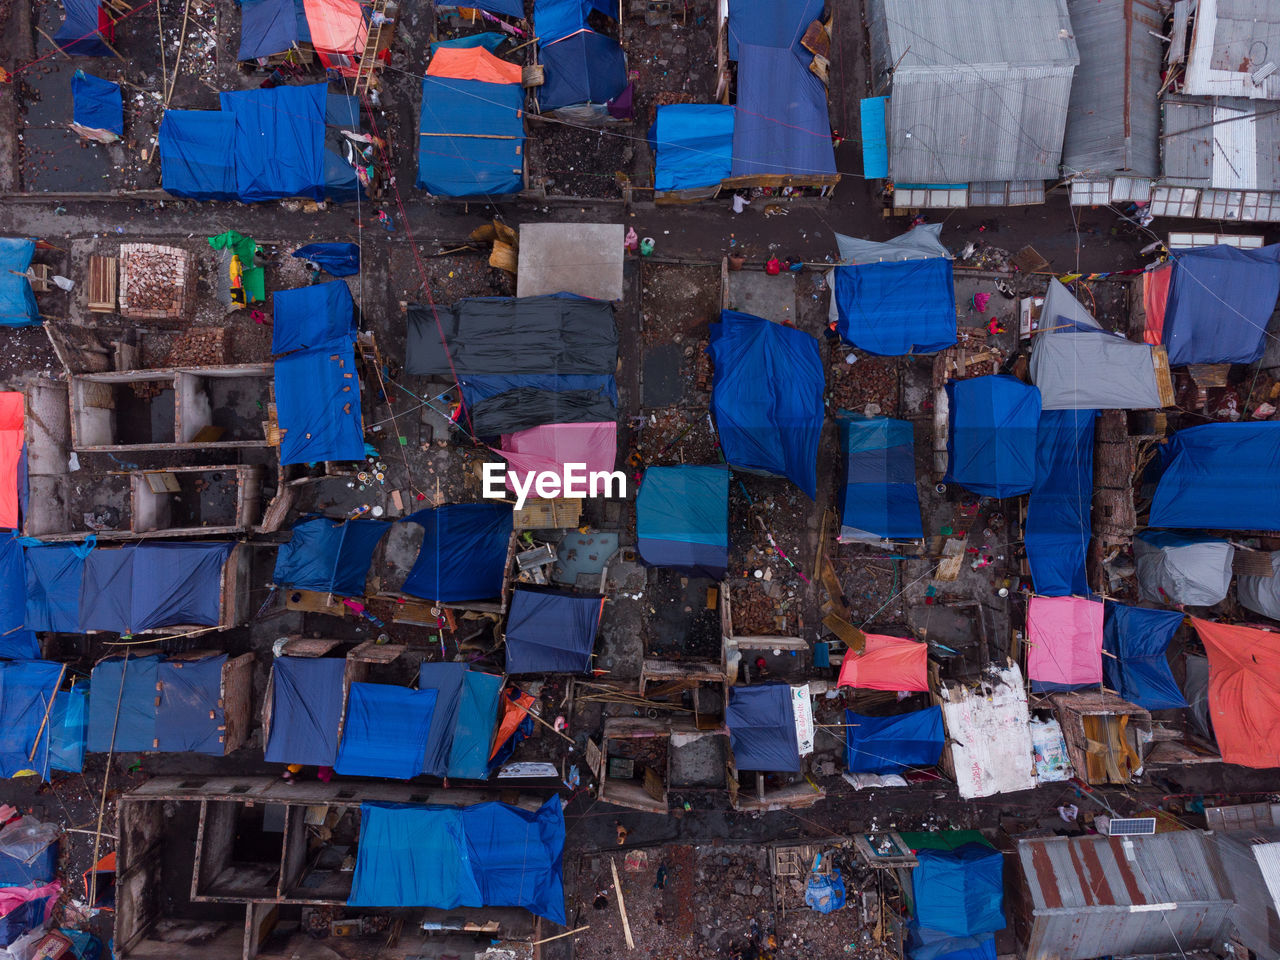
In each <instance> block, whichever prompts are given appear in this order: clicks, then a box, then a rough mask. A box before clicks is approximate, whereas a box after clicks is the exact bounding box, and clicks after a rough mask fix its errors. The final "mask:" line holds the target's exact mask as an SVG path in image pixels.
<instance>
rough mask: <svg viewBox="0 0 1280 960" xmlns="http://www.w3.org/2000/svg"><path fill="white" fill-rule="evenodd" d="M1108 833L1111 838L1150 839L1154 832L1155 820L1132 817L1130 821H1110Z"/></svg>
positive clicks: (1153, 818)
mask: <svg viewBox="0 0 1280 960" xmlns="http://www.w3.org/2000/svg"><path fill="white" fill-rule="evenodd" d="M1108 832H1109V833H1110V834H1111V836H1113V837H1150V836H1153V835H1154V834H1155V832H1156V818H1155V817H1134V818H1132V819H1130V820H1112V821H1111V823H1110V825H1109V829H1108Z"/></svg>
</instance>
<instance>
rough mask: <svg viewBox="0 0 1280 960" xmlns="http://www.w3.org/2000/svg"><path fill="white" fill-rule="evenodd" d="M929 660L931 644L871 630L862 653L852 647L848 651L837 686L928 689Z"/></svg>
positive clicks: (862, 688)
mask: <svg viewBox="0 0 1280 960" xmlns="http://www.w3.org/2000/svg"><path fill="white" fill-rule="evenodd" d="M928 660H929V646H928V644H924V643H917V642H916V641H915V640H904V639H903V638H902V637H882V636H879V635H878V634H874V633H868V634H867V645H866V648H865V649H864V650H863V652H862V653H860V654H859V653H854V652H853V651H852V650H850V651H849V652H847V653H846V654H845V655H844V663H842V664H840V680H839V682H838V683H837V684H836V686H839V687H857V688H858V689H860V690H917V691H918V690H928V689H929V675H928Z"/></svg>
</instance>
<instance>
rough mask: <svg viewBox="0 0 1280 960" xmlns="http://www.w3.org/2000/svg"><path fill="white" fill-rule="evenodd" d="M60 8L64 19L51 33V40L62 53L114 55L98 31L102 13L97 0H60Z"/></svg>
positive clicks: (95, 55) (99, 55)
mask: <svg viewBox="0 0 1280 960" xmlns="http://www.w3.org/2000/svg"><path fill="white" fill-rule="evenodd" d="M62 9H63V12H64V13H65V14H66V19H64V20H63V21H62V26H60V27H59V28H58V32H57V33H55V34H54V35H53V42H54V43H56V44H57V45H58V46H59V47H60V48H61V49H62V51H63V52H64V53H69V54H71V55H72V56H76V57H114V56H115V54H114V53H113V52H112V51H111V48H110V47H108V46H107V44H106V42H105V41H104V40H103V38H102V34H101V33H100V32H99V27H100V26H101V25H102V20H103V16H104V15H103V14H101V13H100V12H99V3H98V0H62Z"/></svg>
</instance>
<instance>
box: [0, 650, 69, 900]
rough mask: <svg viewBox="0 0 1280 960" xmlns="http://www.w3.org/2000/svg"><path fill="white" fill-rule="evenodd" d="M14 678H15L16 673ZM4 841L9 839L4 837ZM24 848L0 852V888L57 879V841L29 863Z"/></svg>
mask: <svg viewBox="0 0 1280 960" xmlns="http://www.w3.org/2000/svg"><path fill="white" fill-rule="evenodd" d="M41 672H43V670H42V671H41ZM14 676H15V677H16V676H17V674H16V672H15V673H14ZM59 697H61V694H59ZM54 702H55V703H56V702H57V701H56V700H55V701H54ZM42 715H43V713H42ZM41 749H43V747H42V748H41ZM6 826H7V824H6ZM15 830H21V827H15ZM5 839H6V840H7V839H9V838H7V837H6V838H5ZM14 839H20V838H14ZM24 846H28V845H22V844H20V845H19V846H18V847H16V848H14V849H13V850H12V852H11V851H10V850H8V849H6V850H0V888H2V887H39V886H43V885H44V884H46V883H50V882H52V881H53V880H54V879H56V878H57V876H58V853H59V848H60V847H61V846H62V844H61V843H60V842H59V841H58V840H54V841H53V843H51V844H49V845H48V846H47V847H45V848H44V849H43V850H41V851H40V852H39V853H37V854H36V855H35V856H34V857H33V858H32V859H31V861H30V862H28V861H27V860H25V859H23V854H25V852H26V851H25V850H24V849H23V847H24ZM6 892H7V891H6ZM0 899H3V898H0Z"/></svg>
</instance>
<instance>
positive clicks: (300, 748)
mask: <svg viewBox="0 0 1280 960" xmlns="http://www.w3.org/2000/svg"><path fill="white" fill-rule="evenodd" d="M346 666H347V661H346V660H345V659H343V658H340V657H291V656H280V657H276V658H275V660H274V661H272V664H271V678H270V680H269V681H268V683H267V696H268V698H269V704H270V718H271V722H270V726H269V729H268V731H267V734H266V737H267V742H266V759H267V761H268V762H270V763H301V764H315V765H317V766H323V767H331V766H333V764H334V762H335V761H336V760H337V757H338V729H339V727H340V725H341V723H342V701H343V687H344V684H343V677H344V675H345V673H346Z"/></svg>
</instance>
